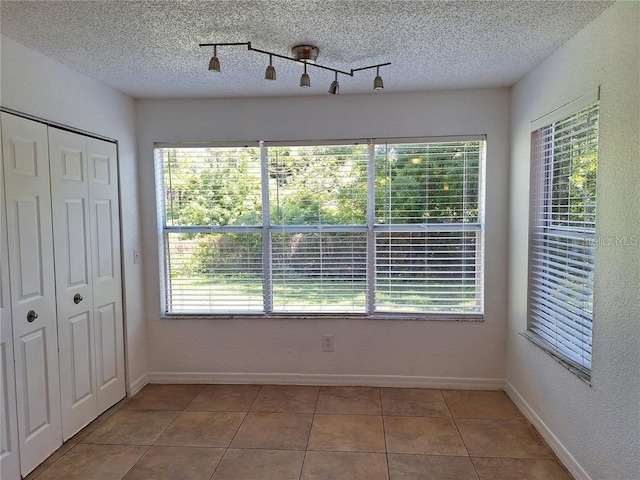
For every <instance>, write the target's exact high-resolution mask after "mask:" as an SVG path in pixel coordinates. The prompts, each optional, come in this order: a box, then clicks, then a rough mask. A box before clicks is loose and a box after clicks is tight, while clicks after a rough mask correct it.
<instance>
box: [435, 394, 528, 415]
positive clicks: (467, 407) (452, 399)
mask: <svg viewBox="0 0 640 480" xmlns="http://www.w3.org/2000/svg"><path fill="white" fill-rule="evenodd" d="M442 394H443V395H444V398H445V400H446V402H447V405H448V406H449V410H451V414H452V415H453V418H486V419H494V420H518V419H522V418H523V417H522V415H521V414H520V412H519V411H518V408H517V407H516V406H515V404H514V403H513V402H512V401H511V399H510V398H509V396H508V395H507V394H506V393H504V392H493V391H484V390H443V391H442Z"/></svg>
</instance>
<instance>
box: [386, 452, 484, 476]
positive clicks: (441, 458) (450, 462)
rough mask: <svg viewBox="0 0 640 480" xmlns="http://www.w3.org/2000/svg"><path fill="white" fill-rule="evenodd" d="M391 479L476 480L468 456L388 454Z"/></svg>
mask: <svg viewBox="0 0 640 480" xmlns="http://www.w3.org/2000/svg"><path fill="white" fill-rule="evenodd" d="M389 474H390V478H391V480H478V475H476V471H475V468H473V463H471V459H470V458H469V457H449V456H445V455H398V454H389Z"/></svg>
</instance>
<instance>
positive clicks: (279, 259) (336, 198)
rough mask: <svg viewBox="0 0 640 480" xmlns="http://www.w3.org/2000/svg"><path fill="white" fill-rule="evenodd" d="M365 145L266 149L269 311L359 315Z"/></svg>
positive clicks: (363, 263) (363, 304)
mask: <svg viewBox="0 0 640 480" xmlns="http://www.w3.org/2000/svg"><path fill="white" fill-rule="evenodd" d="M367 160H368V153H367V146H366V145H324V146H280V147H269V148H268V163H269V168H268V171H269V204H270V206H269V211H270V220H271V225H270V235H271V275H270V278H271V289H272V305H273V312H278V313H294V312H315V313H337V312H342V313H365V311H366V298H365V292H366V269H367V229H366V205H367V164H368V161H367Z"/></svg>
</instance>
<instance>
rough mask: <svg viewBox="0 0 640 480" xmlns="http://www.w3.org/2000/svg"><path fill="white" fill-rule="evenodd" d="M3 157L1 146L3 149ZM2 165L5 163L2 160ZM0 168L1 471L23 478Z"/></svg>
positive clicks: (8, 478) (9, 478)
mask: <svg viewBox="0 0 640 480" xmlns="http://www.w3.org/2000/svg"><path fill="white" fill-rule="evenodd" d="M0 159H3V157H2V149H1V148H0ZM0 164H4V162H3V161H0ZM2 177H3V176H2V168H0V472H2V478H3V479H6V480H18V479H19V478H20V457H19V452H18V423H17V415H18V414H17V412H16V380H15V378H16V377H15V371H14V360H13V326H12V322H11V302H10V299H9V250H8V248H7V222H6V216H5V209H4V205H5V204H4V181H3V178H2Z"/></svg>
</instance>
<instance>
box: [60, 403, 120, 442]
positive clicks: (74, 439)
mask: <svg viewBox="0 0 640 480" xmlns="http://www.w3.org/2000/svg"><path fill="white" fill-rule="evenodd" d="M125 403H126V399H125V400H122V401H120V402H118V403H116V404H115V405H114V406H113V407H111V408H109V409H107V410H106V411H104V412H103V413H101V414H100V415H99V416H98V418H96V419H95V420H94V421H93V422H91V423H90V424H89V425H87V426H86V427H84V428H83V429H82V430H80V431H79V432H78V433H76V434H75V435H74V436H73V437H71V438H70V439H69V440H68V442H69V443H80V442H81V441H82V440H84V439H85V438H87V437H88V436H89V434H90V433H91V432H93V431H94V430H95V429H96V428H98V427H99V426H100V425H102V424H103V423H104V422H106V421H107V420H108V419H109V418H111V417H112V416H113V415H114V414H115V413H116V412H117V411H119V410H120V409H121V408H122V407H123V406H124V405H125Z"/></svg>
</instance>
